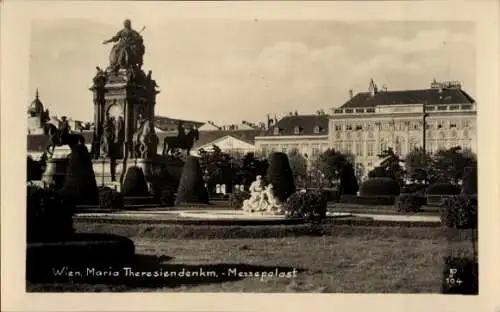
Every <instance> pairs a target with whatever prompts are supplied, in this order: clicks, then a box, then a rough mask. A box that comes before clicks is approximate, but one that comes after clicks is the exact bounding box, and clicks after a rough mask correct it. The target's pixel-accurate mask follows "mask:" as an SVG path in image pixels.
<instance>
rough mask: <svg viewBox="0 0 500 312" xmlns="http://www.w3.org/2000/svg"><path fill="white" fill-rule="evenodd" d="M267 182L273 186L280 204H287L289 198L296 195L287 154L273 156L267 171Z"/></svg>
mask: <svg viewBox="0 0 500 312" xmlns="http://www.w3.org/2000/svg"><path fill="white" fill-rule="evenodd" d="M267 182H268V183H270V184H272V185H273V191H274V195H275V196H276V197H277V198H278V199H279V200H280V202H285V201H286V199H287V198H288V196H290V195H292V194H293V193H295V181H294V179H293V173H292V169H291V168H290V163H289V161H288V156H287V155H286V154H285V153H273V154H272V155H271V157H270V161H269V167H268V169H267Z"/></svg>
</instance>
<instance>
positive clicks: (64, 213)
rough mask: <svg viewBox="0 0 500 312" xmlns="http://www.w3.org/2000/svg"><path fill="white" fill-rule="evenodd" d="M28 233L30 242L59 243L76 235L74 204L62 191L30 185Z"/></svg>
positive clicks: (28, 192) (27, 219)
mask: <svg viewBox="0 0 500 312" xmlns="http://www.w3.org/2000/svg"><path fill="white" fill-rule="evenodd" d="M26 199H27V205H26V208H27V212H26V231H27V233H26V234H27V241H28V242H44V241H58V240H64V239H66V238H68V237H71V236H72V235H73V234H74V229H73V212H74V208H75V206H74V204H73V202H72V201H68V200H67V197H65V196H62V195H61V193H60V191H56V190H55V189H52V188H46V189H44V188H41V187H38V186H34V185H28V189H27V198H26Z"/></svg>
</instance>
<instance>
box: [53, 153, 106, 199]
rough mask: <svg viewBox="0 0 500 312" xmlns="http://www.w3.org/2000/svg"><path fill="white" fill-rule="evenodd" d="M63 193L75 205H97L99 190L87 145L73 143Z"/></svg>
mask: <svg viewBox="0 0 500 312" xmlns="http://www.w3.org/2000/svg"><path fill="white" fill-rule="evenodd" d="M61 194H62V196H64V197H65V198H66V199H71V200H72V202H73V203H74V204H75V205H97V204H98V203H99V192H98V190H97V184H96V180H95V175H94V168H93V167H92V160H91V158H90V154H89V152H88V150H87V147H85V145H80V144H79V145H72V146H71V154H70V155H69V156H68V167H67V171H66V178H65V179H64V184H63V186H62V188H61Z"/></svg>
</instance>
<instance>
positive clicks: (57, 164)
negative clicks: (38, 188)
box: [42, 158, 68, 189]
mask: <svg viewBox="0 0 500 312" xmlns="http://www.w3.org/2000/svg"><path fill="white" fill-rule="evenodd" d="M67 168H68V159H67V158H49V159H47V167H46V168H45V172H44V173H43V176H42V181H43V182H45V183H46V184H49V185H50V184H55V187H56V188H57V189H59V188H61V187H62V186H63V184H64V179H65V177H66V171H67Z"/></svg>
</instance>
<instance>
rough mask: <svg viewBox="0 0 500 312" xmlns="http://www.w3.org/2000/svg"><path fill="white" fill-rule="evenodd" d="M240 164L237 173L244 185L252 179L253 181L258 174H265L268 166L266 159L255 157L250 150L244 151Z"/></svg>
mask: <svg viewBox="0 0 500 312" xmlns="http://www.w3.org/2000/svg"><path fill="white" fill-rule="evenodd" d="M240 164H241V165H240V167H239V168H238V172H237V175H238V176H239V179H240V182H241V183H242V184H244V185H249V184H250V183H251V182H252V181H255V179H256V178H257V176H258V175H260V176H265V175H266V173H267V168H268V167H269V162H268V161H267V159H259V158H256V157H255V154H254V153H252V152H249V153H246V154H245V155H244V156H243V158H242V159H241V161H240Z"/></svg>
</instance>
